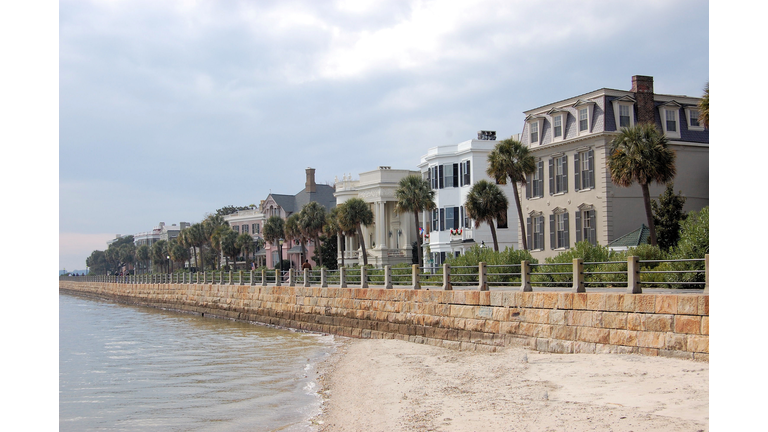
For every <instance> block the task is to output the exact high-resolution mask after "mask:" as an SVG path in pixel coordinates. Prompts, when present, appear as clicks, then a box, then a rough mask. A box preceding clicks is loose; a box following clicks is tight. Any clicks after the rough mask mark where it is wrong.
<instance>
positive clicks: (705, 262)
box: [704, 254, 709, 294]
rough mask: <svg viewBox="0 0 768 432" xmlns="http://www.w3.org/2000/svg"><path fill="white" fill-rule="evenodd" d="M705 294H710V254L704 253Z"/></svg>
mask: <svg viewBox="0 0 768 432" xmlns="http://www.w3.org/2000/svg"><path fill="white" fill-rule="evenodd" d="M704 294H709V254H706V255H704Z"/></svg>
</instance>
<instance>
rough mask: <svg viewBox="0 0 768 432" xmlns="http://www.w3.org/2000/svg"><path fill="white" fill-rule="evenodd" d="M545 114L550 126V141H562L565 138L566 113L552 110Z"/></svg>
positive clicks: (555, 109)
mask: <svg viewBox="0 0 768 432" xmlns="http://www.w3.org/2000/svg"><path fill="white" fill-rule="evenodd" d="M547 114H548V115H549V121H550V123H551V124H552V141H562V140H563V139H564V138H565V120H566V118H567V117H566V116H567V115H568V111H563V110H560V109H557V108H552V109H551V110H549V112H548V113H547Z"/></svg>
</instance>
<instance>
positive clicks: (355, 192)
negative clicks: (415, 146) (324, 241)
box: [334, 166, 420, 267]
mask: <svg viewBox="0 0 768 432" xmlns="http://www.w3.org/2000/svg"><path fill="white" fill-rule="evenodd" d="M411 174H413V175H419V176H420V173H419V172H418V171H410V170H393V169H391V168H390V167H386V166H381V167H379V168H378V169H376V170H373V171H368V172H364V173H361V174H360V179H359V180H352V176H351V175H346V174H345V175H344V176H342V179H341V180H340V181H339V180H338V178H337V179H336V182H335V186H336V192H335V193H334V196H335V197H336V205H339V204H342V203H344V202H345V201H347V200H348V199H350V198H360V199H362V200H363V201H365V202H366V203H368V204H369V205H370V207H371V212H372V213H373V224H372V225H370V226H368V227H366V226H363V227H362V232H363V236H364V238H365V244H366V252H367V254H368V264H372V265H374V266H376V267H381V266H385V265H395V264H401V263H405V264H410V263H411V262H412V260H413V257H412V246H411V245H412V243H413V242H415V241H416V238H417V237H416V235H417V231H418V227H416V226H415V225H416V223H415V220H414V217H413V214H411V213H408V214H398V213H397V212H396V211H395V204H396V203H397V199H396V198H395V190H396V189H397V186H398V183H399V181H400V179H401V178H403V177H405V176H408V175H411ZM341 237H342V236H339V240H338V241H339V243H338V250H339V252H338V263H339V265H341V263H342V254H343V257H344V265H345V266H352V265H355V264H359V263H362V262H363V260H362V258H361V257H360V253H362V251H361V249H360V239H359V238H357V237H358V236H357V235H351V236H344V240H342V239H341ZM342 242H343V244H342Z"/></svg>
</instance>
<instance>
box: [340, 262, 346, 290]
mask: <svg viewBox="0 0 768 432" xmlns="http://www.w3.org/2000/svg"><path fill="white" fill-rule="evenodd" d="M339 287H341V288H346V287H347V268H346V267H341V268H340V269H339Z"/></svg>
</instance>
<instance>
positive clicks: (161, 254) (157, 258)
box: [152, 240, 168, 273]
mask: <svg viewBox="0 0 768 432" xmlns="http://www.w3.org/2000/svg"><path fill="white" fill-rule="evenodd" d="M167 256H168V242H167V241H165V240H158V241H156V242H155V244H153V245H152V264H154V265H157V266H162V265H163V264H166V263H167V262H168V261H167ZM153 273H154V266H153Z"/></svg>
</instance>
